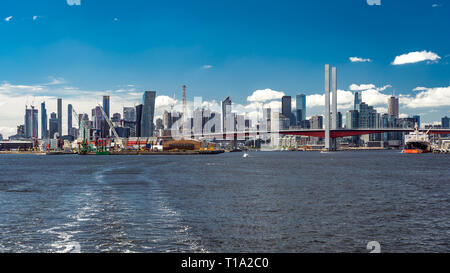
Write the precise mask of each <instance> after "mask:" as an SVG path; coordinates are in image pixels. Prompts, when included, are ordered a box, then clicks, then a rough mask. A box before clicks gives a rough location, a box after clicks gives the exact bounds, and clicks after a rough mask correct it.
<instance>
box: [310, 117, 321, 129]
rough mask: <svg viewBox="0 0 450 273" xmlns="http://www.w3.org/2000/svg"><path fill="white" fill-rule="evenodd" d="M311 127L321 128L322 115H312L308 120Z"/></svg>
mask: <svg viewBox="0 0 450 273" xmlns="http://www.w3.org/2000/svg"><path fill="white" fill-rule="evenodd" d="M310 127H311V129H322V128H323V116H312V117H311V120H310Z"/></svg>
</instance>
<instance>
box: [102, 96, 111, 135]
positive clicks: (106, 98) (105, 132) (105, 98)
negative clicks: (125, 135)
mask: <svg viewBox="0 0 450 273" xmlns="http://www.w3.org/2000/svg"><path fill="white" fill-rule="evenodd" d="M109 107H110V97H109V96H103V111H104V112H105V114H106V117H107V118H110V113H109V109H110V108H109ZM100 111H101V110H100ZM101 117H102V119H101V125H100V129H101V137H102V138H107V137H109V135H110V134H109V129H110V128H109V124H108V122H107V121H106V119H105V117H103V114H102V115H101Z"/></svg>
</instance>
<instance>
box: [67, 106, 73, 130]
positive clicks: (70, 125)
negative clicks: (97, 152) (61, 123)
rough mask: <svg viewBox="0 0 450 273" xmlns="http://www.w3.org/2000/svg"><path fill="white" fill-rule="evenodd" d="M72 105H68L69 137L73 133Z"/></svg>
mask: <svg viewBox="0 0 450 273" xmlns="http://www.w3.org/2000/svg"><path fill="white" fill-rule="evenodd" d="M72 110H73V108H72V104H68V105H67V135H69V136H70V135H71V133H70V132H71V131H72Z"/></svg>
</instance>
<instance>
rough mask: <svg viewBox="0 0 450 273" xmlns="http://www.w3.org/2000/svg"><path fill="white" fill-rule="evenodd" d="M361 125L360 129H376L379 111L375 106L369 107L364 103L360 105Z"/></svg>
mask: <svg viewBox="0 0 450 273" xmlns="http://www.w3.org/2000/svg"><path fill="white" fill-rule="evenodd" d="M358 112H359V125H358V128H375V127H376V120H377V111H376V110H375V109H373V106H369V105H367V104H366V103H364V102H361V103H360V104H359V109H358Z"/></svg>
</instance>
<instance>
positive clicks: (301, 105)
mask: <svg viewBox="0 0 450 273" xmlns="http://www.w3.org/2000/svg"><path fill="white" fill-rule="evenodd" d="M295 106H296V107H295V108H296V115H297V123H300V122H301V121H302V120H306V96H305V94H300V95H297V96H296V98H295ZM299 110H300V111H301V113H299Z"/></svg>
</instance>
